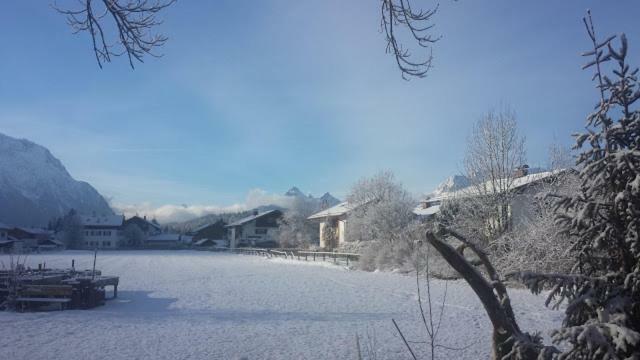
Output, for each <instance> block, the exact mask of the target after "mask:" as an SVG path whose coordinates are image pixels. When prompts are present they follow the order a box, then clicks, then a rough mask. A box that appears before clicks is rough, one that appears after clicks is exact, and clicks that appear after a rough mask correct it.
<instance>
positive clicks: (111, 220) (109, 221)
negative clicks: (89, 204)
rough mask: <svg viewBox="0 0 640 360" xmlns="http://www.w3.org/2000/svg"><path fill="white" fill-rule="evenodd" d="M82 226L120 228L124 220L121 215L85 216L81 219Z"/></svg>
mask: <svg viewBox="0 0 640 360" xmlns="http://www.w3.org/2000/svg"><path fill="white" fill-rule="evenodd" d="M80 218H81V221H82V225H84V226H96V227H100V226H122V223H123V221H124V218H123V216H122V215H102V216H86V215H82V216H81V217H80Z"/></svg>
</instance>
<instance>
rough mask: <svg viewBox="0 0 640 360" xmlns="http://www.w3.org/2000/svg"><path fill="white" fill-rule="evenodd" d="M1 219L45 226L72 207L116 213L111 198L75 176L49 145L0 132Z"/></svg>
mask: <svg viewBox="0 0 640 360" xmlns="http://www.w3.org/2000/svg"><path fill="white" fill-rule="evenodd" d="M0 204H3V206H0V222H3V223H6V224H10V225H17V226H45V225H47V223H48V222H49V221H50V220H52V219H54V218H56V217H60V216H63V215H64V214H65V213H67V212H68V211H69V210H71V209H75V210H76V211H77V212H78V213H81V214H82V213H84V214H92V213H99V214H105V215H112V214H113V210H112V209H111V208H110V207H109V204H108V203H107V201H106V200H105V199H104V197H102V195H100V193H98V191H97V190H96V189H95V188H93V186H91V185H90V184H89V183H87V182H85V181H78V180H75V179H74V178H73V177H72V176H71V175H70V174H69V172H68V171H67V169H66V168H65V167H64V165H63V164H62V162H61V161H60V160H59V159H58V158H56V157H55V156H54V155H53V154H52V153H51V152H50V151H49V149H47V148H45V147H44V146H41V145H39V144H36V143H35V142H32V141H30V140H27V139H17V138H13V137H11V136H8V135H5V134H2V133H0Z"/></svg>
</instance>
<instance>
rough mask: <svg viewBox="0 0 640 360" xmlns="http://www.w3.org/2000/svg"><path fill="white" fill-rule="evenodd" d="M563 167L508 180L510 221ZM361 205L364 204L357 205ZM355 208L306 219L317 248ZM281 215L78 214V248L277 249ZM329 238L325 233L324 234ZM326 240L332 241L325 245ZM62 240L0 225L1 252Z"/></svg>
mask: <svg viewBox="0 0 640 360" xmlns="http://www.w3.org/2000/svg"><path fill="white" fill-rule="evenodd" d="M561 172H562V171H560V172H558V171H555V172H542V173H536V174H527V173H526V172H523V173H520V174H518V175H517V176H515V178H514V179H511V180H512V184H511V186H510V189H511V190H513V191H514V192H515V196H514V197H513V201H512V204H511V205H510V209H509V216H510V218H511V219H510V220H511V221H512V222H513V223H517V222H519V221H523V220H524V219H527V218H528V217H530V216H531V214H530V213H528V211H530V209H531V207H530V206H527V205H528V202H530V201H531V199H532V198H533V197H532V195H533V194H535V193H536V192H538V191H539V189H540V185H542V184H544V183H545V182H547V181H548V180H550V179H552V178H554V177H556V176H557V175H559V174H560V173H561ZM478 195H479V193H478V187H473V186H469V187H465V188H462V189H456V190H452V191H448V192H442V193H439V194H434V195H429V196H426V197H425V198H424V199H422V200H421V202H420V204H419V205H418V206H416V208H415V209H414V211H413V213H414V214H415V216H416V217H421V218H423V219H428V218H430V217H432V216H434V215H435V214H437V213H438V212H439V211H440V206H441V205H442V203H443V202H444V201H447V200H449V199H453V198H462V199H464V198H467V197H472V196H478ZM359 206H366V205H359ZM359 206H357V205H354V204H349V203H348V202H342V203H339V204H338V205H335V206H333V207H330V208H327V209H324V210H322V211H320V212H317V213H315V214H313V215H311V216H309V217H308V218H307V219H308V221H313V222H316V223H318V229H319V238H320V243H319V244H318V245H319V246H320V247H321V248H333V247H337V246H340V245H341V244H343V243H345V242H347V241H349V239H348V238H347V226H348V216H349V213H350V212H351V211H353V210H354V209H356V208H358V207H359ZM282 217H283V213H282V211H280V210H270V211H262V212H258V211H254V212H253V213H252V214H251V215H249V216H246V217H244V218H242V219H239V220H236V221H234V222H232V223H230V224H225V222H224V221H222V220H218V221H216V222H214V223H212V224H206V225H203V226H201V227H199V228H196V229H193V230H191V231H190V232H188V233H186V234H180V233H171V232H163V231H162V229H161V227H160V225H159V224H158V223H156V222H155V221H153V220H152V221H149V220H147V218H146V217H145V216H143V217H140V216H133V217H131V218H128V219H126V218H125V217H124V216H122V215H108V216H95V215H93V216H80V219H81V224H82V231H83V236H82V238H83V240H82V241H83V243H82V244H81V247H84V248H87V249H95V248H98V249H116V248H120V247H133V246H134V244H130V243H127V241H129V240H130V239H129V238H131V237H132V235H131V234H130V230H131V228H132V227H135V228H136V229H137V230H136V231H137V237H138V238H139V240H140V241H141V242H142V243H141V244H135V245H136V246H142V247H145V248H179V247H186V246H194V247H213V246H218V247H221V246H222V247H231V248H236V247H249V246H258V247H276V246H278V233H279V225H280V220H281V219H282ZM329 231H330V232H331V235H332V236H326V234H327V233H328V232H329ZM327 239H333V240H332V243H328V242H327V241H328V240H327ZM62 246H63V244H62V242H61V241H60V239H57V240H56V234H53V233H52V232H51V231H48V230H42V229H33V228H24V227H9V226H6V225H2V224H0V250H2V249H4V250H6V249H9V248H12V249H26V250H34V249H45V248H58V247H62Z"/></svg>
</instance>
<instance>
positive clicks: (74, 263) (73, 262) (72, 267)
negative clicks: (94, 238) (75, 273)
mask: <svg viewBox="0 0 640 360" xmlns="http://www.w3.org/2000/svg"><path fill="white" fill-rule="evenodd" d="M71 269H72V270H75V269H76V260H75V259H71Z"/></svg>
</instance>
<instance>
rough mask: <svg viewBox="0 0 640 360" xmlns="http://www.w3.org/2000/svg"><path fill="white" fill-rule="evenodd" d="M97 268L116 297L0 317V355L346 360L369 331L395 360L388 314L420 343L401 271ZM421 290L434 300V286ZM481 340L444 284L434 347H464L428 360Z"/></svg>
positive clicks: (236, 263) (254, 263) (478, 322)
mask: <svg viewBox="0 0 640 360" xmlns="http://www.w3.org/2000/svg"><path fill="white" fill-rule="evenodd" d="M92 255H93V254H92V253H90V252H83V251H67V252H63V253H52V254H40V255H31V256H29V257H28V259H27V261H28V263H29V264H30V265H31V266H37V264H38V263H40V262H46V263H47V267H69V266H70V264H71V259H75V260H76V268H90V267H91V263H92V260H93V256H92ZM2 257H3V256H0V259H1V258H2ZM5 257H6V256H5ZM4 260H6V259H4ZM97 268H99V269H101V270H102V271H103V273H104V274H108V275H117V276H120V287H119V294H118V295H119V297H118V299H117V300H113V301H110V302H107V305H106V306H104V307H100V308H97V309H93V310H73V311H62V312H41V313H24V314H19V313H7V312H5V313H0V357H1V358H3V359H4V358H6V359H13V360H19V359H65V360H67V359H68V360H73V359H78V360H86V359H109V360H116V359H240V358H247V359H356V357H357V355H356V345H355V337H356V334H360V335H365V334H369V335H370V336H371V338H372V340H373V342H374V345H375V348H376V352H377V354H378V359H407V358H409V357H408V353H407V352H406V350H405V349H404V347H403V345H402V342H401V340H400V338H399V337H398V336H397V335H396V333H395V330H394V328H393V324H392V323H391V319H392V318H394V319H396V321H398V323H399V324H400V326H401V327H402V328H403V331H404V333H405V335H408V336H409V337H410V339H411V340H415V341H422V340H424V332H423V330H422V329H421V328H420V322H419V320H418V312H417V311H418V309H417V304H416V288H415V278H413V277H411V276H406V275H400V274H392V273H384V272H378V273H370V272H362V271H349V270H346V269H344V268H341V267H337V266H333V265H324V264H323V265H321V264H318V263H305V262H304V261H300V262H299V261H295V260H282V259H273V260H269V259H264V258H261V257H257V256H242V255H229V254H220V253H208V252H193V251H130V252H104V253H100V254H99V255H98V266H97ZM432 286H433V289H432V293H433V297H434V299H435V301H439V300H440V299H441V295H442V291H443V289H444V286H443V282H441V281H433V282H432ZM510 294H511V297H512V303H513V304H514V307H515V310H516V316H517V317H518V321H519V323H520V324H521V326H522V327H523V328H524V329H525V330H542V331H543V333H546V332H547V330H548V329H551V328H553V327H554V326H557V324H559V322H560V319H561V314H560V313H558V312H554V311H551V310H548V309H546V308H545V307H544V304H543V302H544V299H543V298H542V297H536V296H533V295H531V294H529V293H527V292H526V291H522V290H510ZM490 333H491V330H490V324H489V320H488V318H487V317H486V315H485V314H484V311H483V309H482V306H481V304H480V303H479V302H478V301H477V300H476V298H475V296H474V294H473V292H472V291H471V290H470V289H469V288H468V287H467V286H466V284H465V283H464V282H461V281H456V282H450V283H449V286H448V295H447V303H446V306H445V313H444V317H443V325H442V329H441V331H440V334H441V335H440V337H441V342H442V344H443V345H447V346H450V347H466V346H468V345H470V346H469V347H467V348H465V349H464V350H461V351H450V352H447V351H445V350H442V351H440V353H439V355H440V358H460V359H481V358H487V357H488V356H489V351H490V344H489V339H490ZM367 341H368V340H367ZM416 347H420V345H416Z"/></svg>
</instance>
